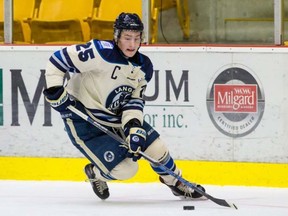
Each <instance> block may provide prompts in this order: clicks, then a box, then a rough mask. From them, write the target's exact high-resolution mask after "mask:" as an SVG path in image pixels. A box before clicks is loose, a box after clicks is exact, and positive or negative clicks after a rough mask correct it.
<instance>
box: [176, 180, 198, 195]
mask: <svg viewBox="0 0 288 216" xmlns="http://www.w3.org/2000/svg"><path fill="white" fill-rule="evenodd" d="M177 188H178V189H179V190H180V191H182V192H183V193H184V196H185V197H192V194H193V193H194V190H193V189H192V188H191V187H188V186H187V185H184V184H182V183H180V184H179V185H178V186H177Z"/></svg>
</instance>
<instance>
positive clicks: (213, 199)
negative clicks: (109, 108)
mask: <svg viewBox="0 0 288 216" xmlns="http://www.w3.org/2000/svg"><path fill="white" fill-rule="evenodd" d="M68 109H69V110H71V111H72V112H73V113H75V114H76V115H78V116H79V117H81V118H83V119H84V120H86V121H87V122H89V123H90V124H92V125H94V126H95V127H97V128H98V129H99V130H101V131H103V132H104V133H106V134H107V135H108V136H110V137H112V138H113V139H115V140H116V141H118V142H119V143H121V144H124V145H127V143H126V142H125V140H123V139H122V138H121V137H120V136H118V135H116V134H114V133H113V132H112V131H110V130H108V129H107V128H106V127H104V126H102V125H101V124H99V123H98V122H96V121H94V120H93V119H92V118H91V117H89V116H88V115H86V114H84V113H83V112H81V111H80V110H78V109H77V108H75V107H73V106H71V105H70V106H68ZM139 154H141V155H142V157H143V158H145V159H146V160H147V161H149V162H150V163H152V164H154V166H157V167H158V168H160V169H161V170H162V171H164V172H166V173H168V174H169V175H171V176H173V177H175V178H176V179H178V180H179V181H180V182H182V183H183V184H184V185H186V186H188V187H190V188H192V189H193V190H195V191H197V192H198V193H200V194H201V195H202V196H204V197H206V198H207V199H209V200H211V201H213V202H214V203H216V204H218V205H221V206H225V207H230V208H235V209H237V206H236V205H235V204H233V203H229V202H227V201H226V200H224V199H218V198H215V197H213V196H211V195H209V194H207V193H206V192H204V191H202V190H201V189H199V188H198V187H197V185H195V184H192V183H190V182H189V181H187V180H185V179H184V178H182V177H181V176H179V175H177V174H175V173H174V172H173V171H172V170H170V169H169V168H167V167H166V166H164V165H163V164H161V163H160V162H158V161H156V160H155V159H153V158H151V157H150V156H148V155H146V154H145V153H144V152H142V151H139Z"/></svg>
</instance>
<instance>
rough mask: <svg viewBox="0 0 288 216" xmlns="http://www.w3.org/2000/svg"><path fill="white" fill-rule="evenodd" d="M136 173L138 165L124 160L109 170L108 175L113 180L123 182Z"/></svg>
mask: <svg viewBox="0 0 288 216" xmlns="http://www.w3.org/2000/svg"><path fill="white" fill-rule="evenodd" d="M137 171H138V163H136V162H134V161H132V160H131V158H126V159H124V160H123V161H122V162H121V163H119V164H118V165H117V166H115V167H114V168H113V169H112V170H111V172H110V175H111V176H113V178H115V179H118V180H125V179H130V178H132V177H133V176H134V175H135V174H136V173H137Z"/></svg>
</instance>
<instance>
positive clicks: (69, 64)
mask: <svg viewBox="0 0 288 216" xmlns="http://www.w3.org/2000/svg"><path fill="white" fill-rule="evenodd" d="M96 52H97V49H96V48H95V46H94V43H93V40H91V41H89V42H88V43H86V44H76V45H71V46H68V47H65V48H63V49H61V50H58V51H56V52H54V53H53V55H52V56H51V57H50V58H49V61H48V63H47V66H46V72H45V76H46V83H47V87H48V88H49V87H51V86H59V85H63V78H64V75H65V73H66V72H71V73H80V72H85V71H89V70H90V69H92V68H93V66H94V65H93V59H94V58H95V56H96V55H95V53H96ZM94 67H95V66H94Z"/></svg>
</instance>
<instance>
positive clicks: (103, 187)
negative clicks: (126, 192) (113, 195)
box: [86, 178, 108, 194]
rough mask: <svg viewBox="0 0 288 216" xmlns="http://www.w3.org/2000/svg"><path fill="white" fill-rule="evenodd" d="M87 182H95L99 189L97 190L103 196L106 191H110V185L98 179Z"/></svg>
mask: <svg viewBox="0 0 288 216" xmlns="http://www.w3.org/2000/svg"><path fill="white" fill-rule="evenodd" d="M86 181H87V182H95V183H96V187H97V190H98V191H99V192H100V193H102V194H103V192H104V190H106V189H108V185H107V183H106V182H104V181H101V180H99V179H97V178H94V179H87V180H86Z"/></svg>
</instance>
